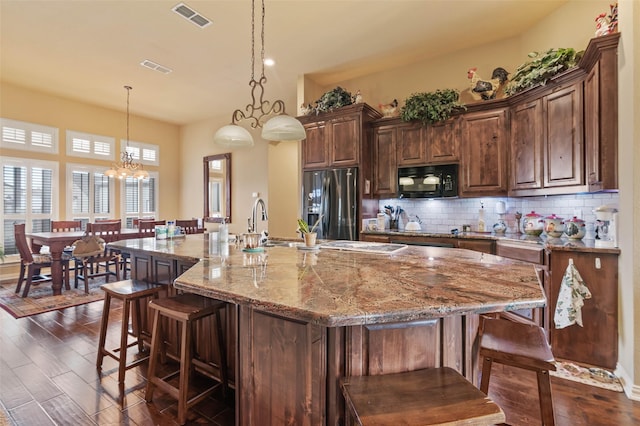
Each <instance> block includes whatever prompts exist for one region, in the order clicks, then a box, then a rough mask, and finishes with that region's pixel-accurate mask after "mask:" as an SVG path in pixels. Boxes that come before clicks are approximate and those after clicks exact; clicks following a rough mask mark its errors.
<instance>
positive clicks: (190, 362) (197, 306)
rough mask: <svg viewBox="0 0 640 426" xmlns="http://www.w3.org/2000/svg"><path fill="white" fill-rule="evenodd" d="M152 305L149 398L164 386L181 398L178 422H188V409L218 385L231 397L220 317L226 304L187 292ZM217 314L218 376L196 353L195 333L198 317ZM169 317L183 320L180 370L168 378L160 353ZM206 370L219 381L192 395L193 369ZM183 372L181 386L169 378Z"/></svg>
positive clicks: (146, 395)
mask: <svg viewBox="0 0 640 426" xmlns="http://www.w3.org/2000/svg"><path fill="white" fill-rule="evenodd" d="M149 307H150V308H151V309H152V310H153V311H154V315H153V331H152V333H151V336H152V337H151V359H150V360H149V373H148V374H147V389H146V394H145V399H146V401H147V402H151V400H152V399H153V392H154V390H155V388H156V387H158V388H160V389H161V390H163V391H164V392H166V393H167V394H169V395H170V396H171V397H173V398H175V399H177V400H178V423H179V424H184V423H185V421H186V417H187V410H188V409H189V408H191V407H192V406H193V405H195V404H197V403H198V402H200V401H202V400H203V399H205V398H206V397H207V396H209V395H210V394H211V393H213V392H214V391H215V390H216V388H217V387H218V386H220V385H222V392H223V396H224V397H226V396H227V389H228V385H229V383H228V378H227V353H226V350H225V344H224V336H223V333H222V322H221V320H220V310H221V309H224V307H225V303H224V302H221V301H216V300H213V299H209V298H207V297H202V296H198V295H195V294H183V295H179V296H175V297H169V298H165V299H156V300H152V301H150V302H149ZM211 315H215V322H216V334H217V335H218V336H217V337H218V354H219V356H220V364H219V367H220V374H219V376H218V377H215V376H214V374H215V371H214V369H213V368H212V366H211V365H209V364H207V363H205V362H202V361H200V360H198V359H197V358H196V357H195V354H194V353H193V351H194V349H193V344H194V343H195V342H194V339H193V336H192V333H193V332H194V327H193V325H194V324H195V323H196V321H197V320H200V319H202V318H205V317H208V316H211ZM161 317H167V318H170V319H173V320H176V321H178V322H179V323H180V327H179V332H180V336H181V339H180V369H179V370H178V371H176V372H173V373H171V374H169V375H167V376H165V377H158V376H156V366H157V360H158V353H159V352H160V350H161V346H164V336H163V332H162V322H163V321H162V318H161ZM194 367H196V368H197V369H198V371H201V372H203V373H204V374H206V375H207V377H210V378H216V380H218V381H219V383H216V384H215V385H213V386H210V387H208V388H207V389H205V390H203V391H202V392H200V393H198V394H197V395H195V396H193V397H191V398H188V399H187V397H188V395H187V393H188V391H189V378H190V376H191V373H192V370H193V368H194ZM178 374H179V381H178V387H175V386H173V385H172V384H170V383H169V380H170V379H172V378H174V377H175V376H176V375H178Z"/></svg>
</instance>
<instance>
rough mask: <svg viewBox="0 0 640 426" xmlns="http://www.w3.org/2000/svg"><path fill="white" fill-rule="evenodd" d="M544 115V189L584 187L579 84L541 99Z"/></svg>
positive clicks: (580, 91) (580, 92) (580, 85)
mask: <svg viewBox="0 0 640 426" xmlns="http://www.w3.org/2000/svg"><path fill="white" fill-rule="evenodd" d="M542 102H543V106H544V115H545V149H544V186H545V187H554V186H572V185H582V184H584V179H583V177H582V175H583V154H584V153H583V144H582V141H583V131H582V83H580V84H575V85H573V86H570V87H567V88H564V89H561V90H558V91H557V92H555V93H552V94H550V95H547V96H545V97H544V98H543V99H542Z"/></svg>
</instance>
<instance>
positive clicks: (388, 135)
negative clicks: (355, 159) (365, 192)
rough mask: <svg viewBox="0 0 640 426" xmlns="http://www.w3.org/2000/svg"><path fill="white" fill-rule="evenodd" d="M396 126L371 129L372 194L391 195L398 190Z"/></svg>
mask: <svg viewBox="0 0 640 426" xmlns="http://www.w3.org/2000/svg"><path fill="white" fill-rule="evenodd" d="M396 130H397V129H396V127H395V126H382V127H376V128H374V130H373V162H372V164H373V167H372V168H373V172H372V180H373V188H372V191H373V195H374V196H377V197H387V196H389V197H393V196H395V195H396V193H397V192H398V182H397V180H398V177H397V172H396V167H397V166H396V152H397V143H396V135H397V132H396Z"/></svg>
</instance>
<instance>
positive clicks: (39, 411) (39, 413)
mask: <svg viewBox="0 0 640 426" xmlns="http://www.w3.org/2000/svg"><path fill="white" fill-rule="evenodd" d="M9 415H10V416H11V418H12V419H13V420H14V421H15V423H16V424H18V425H24V426H27V425H34V426H35V425H38V426H48V425H55V423H54V421H53V420H51V417H49V416H48V415H47V413H46V412H45V411H44V409H43V408H42V407H41V406H40V404H38V403H37V402H36V401H31V402H29V403H28V404H24V405H21V406H20V407H17V408H14V409H13V410H9Z"/></svg>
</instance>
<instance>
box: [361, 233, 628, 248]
mask: <svg viewBox="0 0 640 426" xmlns="http://www.w3.org/2000/svg"><path fill="white" fill-rule="evenodd" d="M362 234H363V235H386V236H390V237H398V236H409V237H434V238H463V239H464V238H467V239H474V240H478V239H479V240H482V239H486V240H493V241H501V240H502V241H515V242H522V243H526V244H537V245H541V246H543V247H546V248H549V249H551V250H558V251H581V252H588V253H613V254H620V249H619V248H617V247H599V246H598V243H597V241H596V240H593V239H586V238H583V239H581V240H574V239H570V238H547V236H546V235H544V234H542V235H540V236H539V237H536V236H533V235H527V234H511V233H506V234H502V235H499V234H494V233H490V232H458V233H455V234H453V233H437V232H428V231H404V230H403V231H396V230H393V231H392V230H385V231H362Z"/></svg>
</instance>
